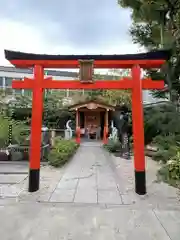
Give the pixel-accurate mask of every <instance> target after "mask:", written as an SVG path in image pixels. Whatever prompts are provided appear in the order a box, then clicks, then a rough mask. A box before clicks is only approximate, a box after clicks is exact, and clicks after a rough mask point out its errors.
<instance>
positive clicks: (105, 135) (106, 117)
mask: <svg viewBox="0 0 180 240" xmlns="http://www.w3.org/2000/svg"><path fill="white" fill-rule="evenodd" d="M108 112H109V109H106V112H105V119H104V134H103V135H104V137H103V143H104V144H107V140H108V138H107V134H108Z"/></svg>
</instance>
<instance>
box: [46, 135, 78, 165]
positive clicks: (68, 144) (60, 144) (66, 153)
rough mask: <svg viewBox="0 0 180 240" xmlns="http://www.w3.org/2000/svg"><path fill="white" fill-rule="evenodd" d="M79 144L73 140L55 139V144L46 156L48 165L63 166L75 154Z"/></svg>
mask: <svg viewBox="0 0 180 240" xmlns="http://www.w3.org/2000/svg"><path fill="white" fill-rule="evenodd" d="M78 147H79V144H77V143H76V142H75V141H74V140H65V139H61V138H57V139H56V140H55V144H54V146H53V148H52V149H51V151H50V153H49V155H48V161H49V164H50V165H52V166H54V167H60V166H62V165H64V164H65V163H66V162H68V161H69V159H70V158H71V157H72V156H73V155H74V154H75V152H76V150H77V148H78Z"/></svg>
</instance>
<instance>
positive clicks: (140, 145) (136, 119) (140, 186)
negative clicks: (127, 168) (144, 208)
mask: <svg viewBox="0 0 180 240" xmlns="http://www.w3.org/2000/svg"><path fill="white" fill-rule="evenodd" d="M132 81H133V89H132V118H133V139H134V167H135V191H136V193H137V194H139V195H144V194H146V174H145V156H144V121H143V118H144V117H143V105H142V80H141V69H140V67H139V66H137V65H136V66H134V67H133V68H132Z"/></svg>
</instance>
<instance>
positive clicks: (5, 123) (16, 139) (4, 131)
mask: <svg viewBox="0 0 180 240" xmlns="http://www.w3.org/2000/svg"><path fill="white" fill-rule="evenodd" d="M10 124H11V125H12V144H19V145H21V144H23V143H24V142H25V139H26V138H27V136H28V131H27V126H26V125H25V124H24V123H23V122H18V121H13V120H11V119H9V118H7V117H2V116H0V148H4V147H7V146H8V144H9V141H8V133H9V125H10Z"/></svg>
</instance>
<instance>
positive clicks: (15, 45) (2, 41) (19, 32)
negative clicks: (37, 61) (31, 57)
mask: <svg viewBox="0 0 180 240" xmlns="http://www.w3.org/2000/svg"><path fill="white" fill-rule="evenodd" d="M0 33H1V37H0V65H8V62H7V61H6V60H5V58H4V49H10V50H15V51H25V52H40V53H43V52H45V50H46V49H47V47H48V46H47V45H46V43H45V41H44V39H43V36H42V35H41V32H40V31H38V29H36V28H33V27H32V26H28V25H25V24H23V23H20V22H15V21H10V20H1V21H0Z"/></svg>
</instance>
